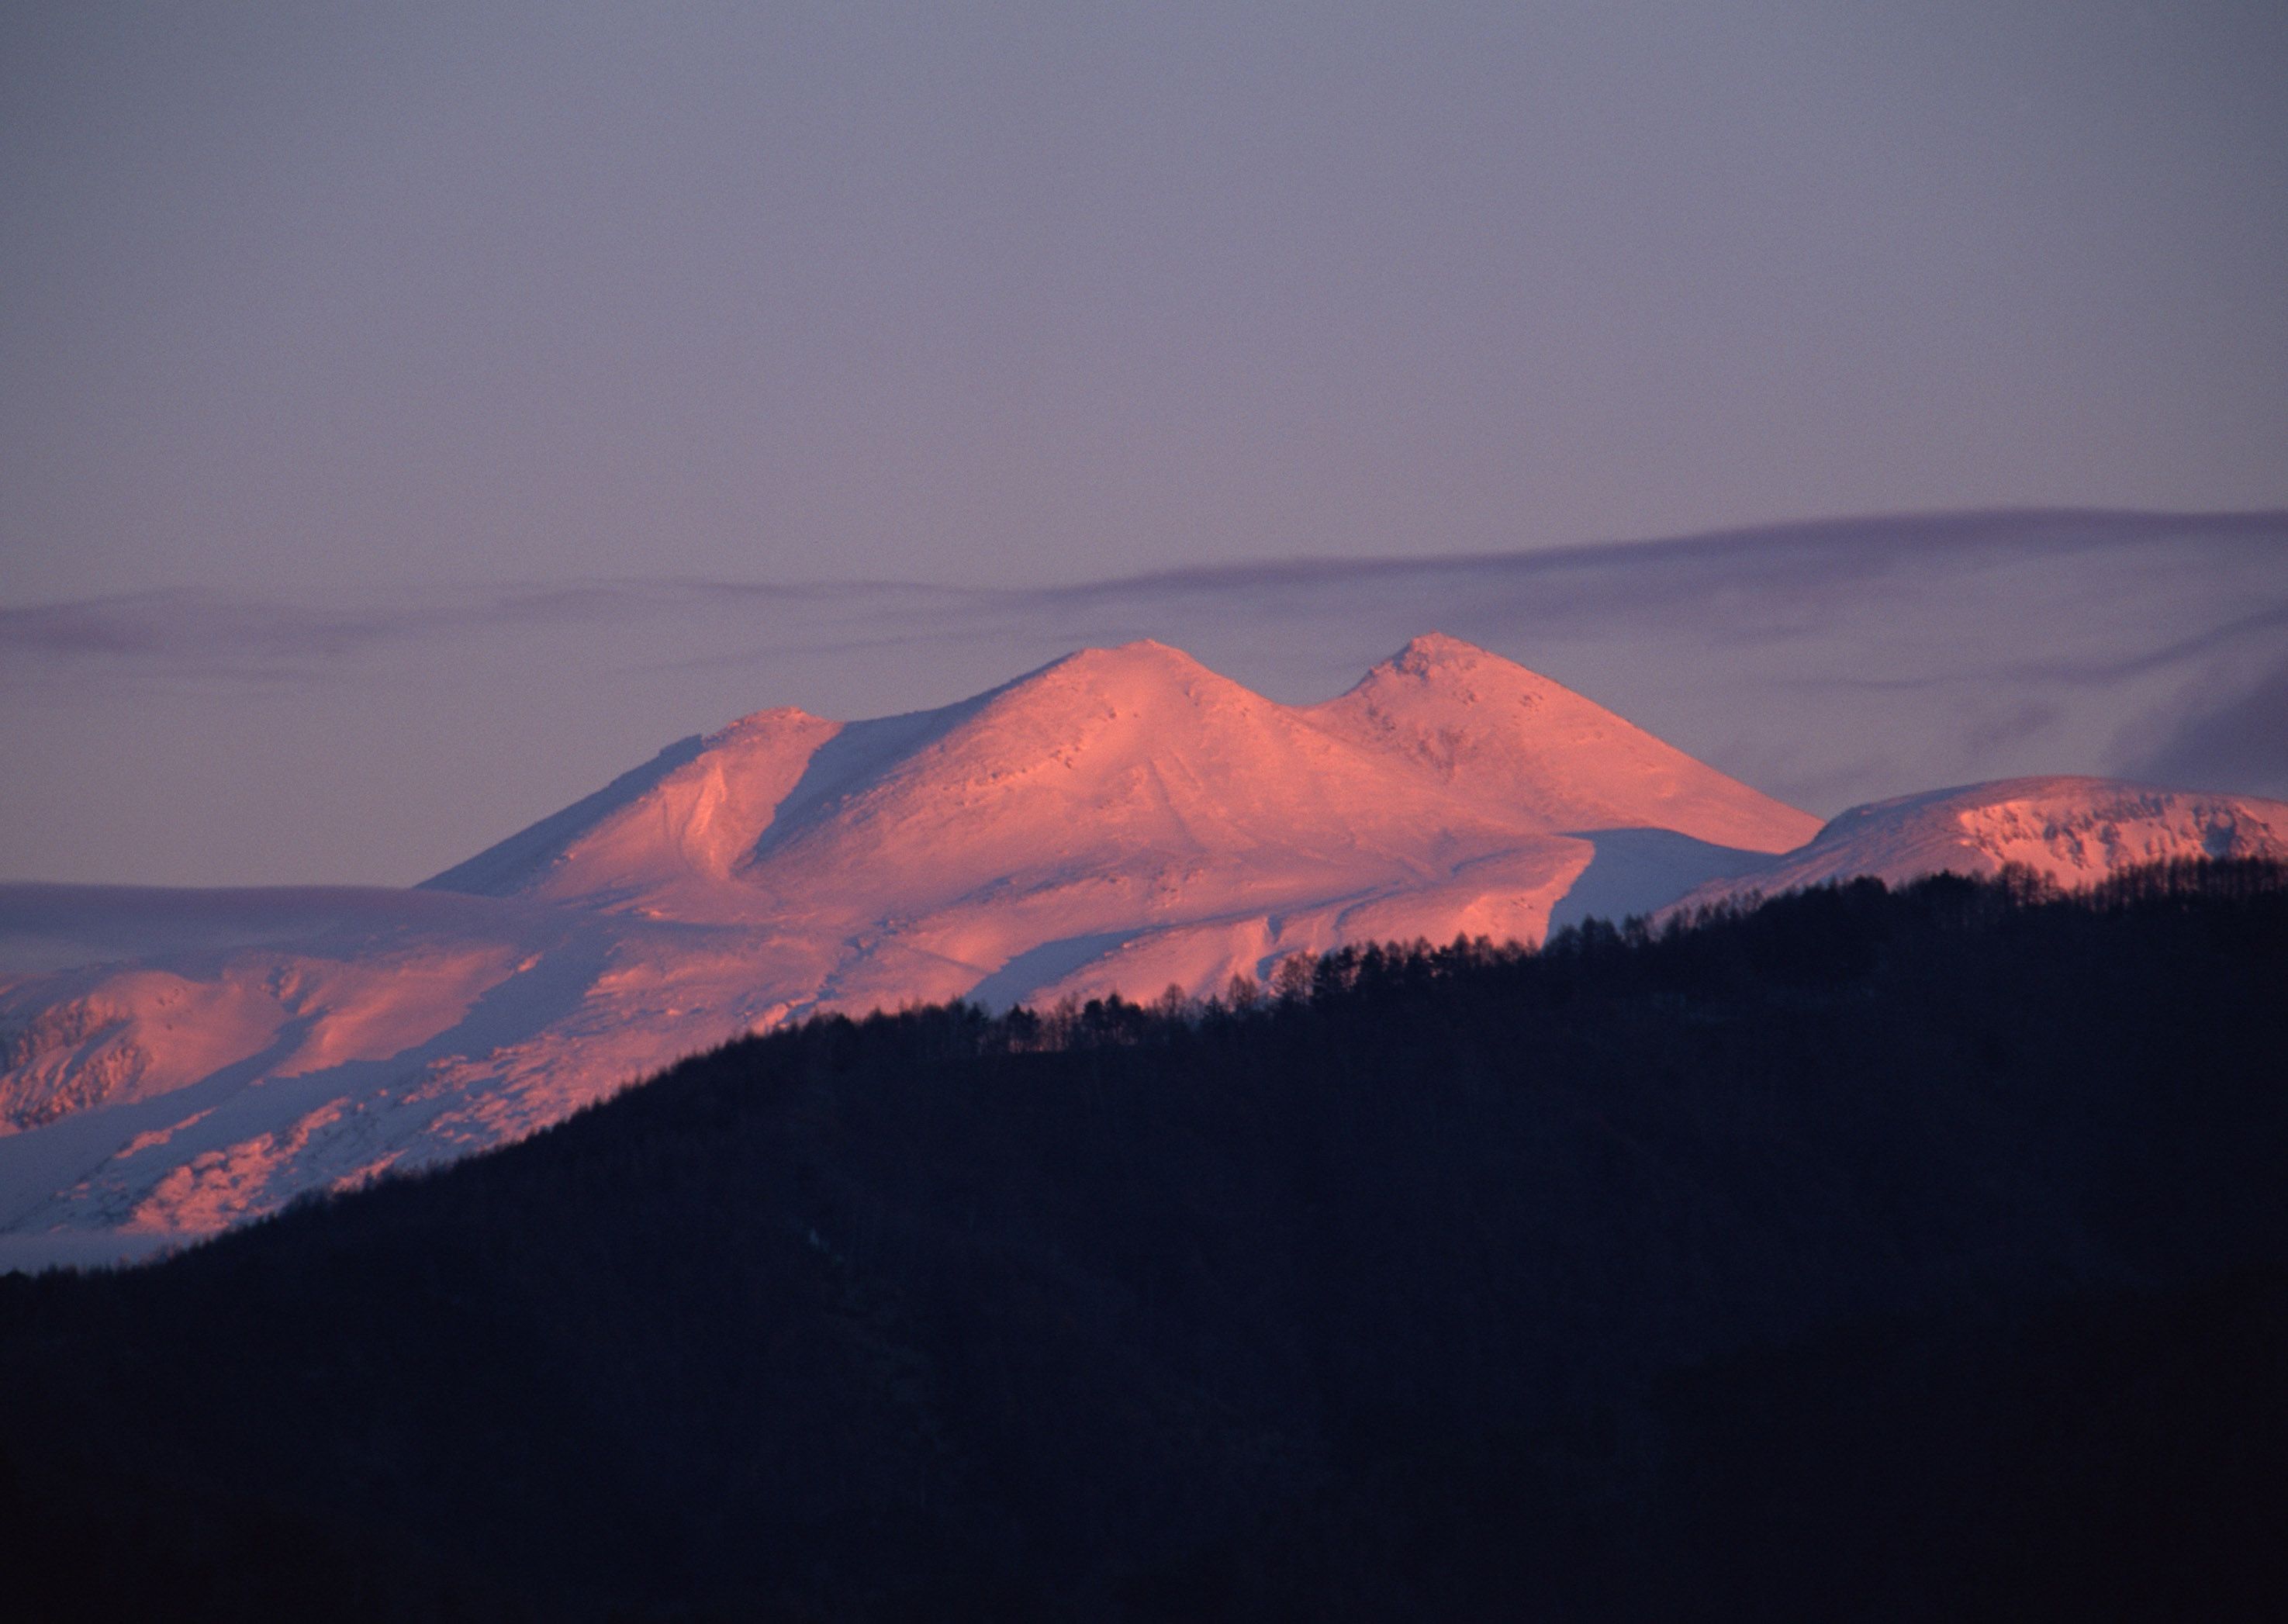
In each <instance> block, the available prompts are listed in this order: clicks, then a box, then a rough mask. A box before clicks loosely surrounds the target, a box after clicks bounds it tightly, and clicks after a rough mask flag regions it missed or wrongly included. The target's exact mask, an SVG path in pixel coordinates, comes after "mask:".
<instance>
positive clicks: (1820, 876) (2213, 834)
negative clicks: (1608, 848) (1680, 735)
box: [1666, 776, 2288, 912]
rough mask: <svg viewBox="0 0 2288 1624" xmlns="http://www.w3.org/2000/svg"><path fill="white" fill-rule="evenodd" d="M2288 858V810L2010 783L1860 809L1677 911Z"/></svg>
mask: <svg viewBox="0 0 2288 1624" xmlns="http://www.w3.org/2000/svg"><path fill="white" fill-rule="evenodd" d="M2200 857H2212V858H2218V857H2261V858H2269V859H2273V860H2280V861H2288V802H2281V801H2268V800H2263V799H2260V798H2259V797H2258V796H2244V795H2216V794H2208V793H2204V792H2200V791H2196V790H2185V789H2163V788H2157V787H2155V786H2153V785H2150V784H2133V783H2125V782H2123V781H2121V780H2117V779H2106V778H2076V777H2067V776H2058V777H2049V778H2012V779H2003V780H1998V781H1997V782H1994V783H1990V784H1969V785H1965V786H1963V787H1961V788H1954V789H1935V790H1931V791H1928V792H1927V793H1925V794H1922V795H1911V796H1901V797H1899V798H1898V799H1896V800H1891V801H1878V802H1875V803H1874V804H1871V805H1867V806H1855V807H1853V808H1851V809H1850V810H1849V811H1848V812H1844V813H1842V814H1841V815H1840V816H1839V817H1837V818H1835V819H1834V820H1831V822H1830V823H1829V824H1828V825H1827V827H1826V828H1823V829H1821V830H1820V831H1819V834H1818V836H1817V837H1816V838H1815V839H1814V840H1813V841H1812V842H1811V843H1810V844H1808V845H1807V846H1805V847H1803V848H1802V849H1801V850H1800V851H1797V852H1789V853H1788V854H1787V855H1786V856H1784V857H1783V858H1781V859H1779V860H1777V861H1776V862H1773V863H1771V864H1770V865H1768V866H1767V867H1762V868H1760V869H1758V870H1754V871H1751V872H1747V873H1744V874H1741V875H1733V876H1729V877H1727V878H1723V879H1718V880H1713V881H1711V882H1709V883H1704V884H1703V885H1700V886H1698V887H1696V889H1694V890H1693V891H1689V892H1688V893H1687V894H1686V895H1685V896H1683V897H1682V898H1680V899H1679V900H1678V901H1677V902H1676V903H1675V904H1674V906H1673V907H1672V909H1670V910H1666V911H1670V912H1675V911H1682V910H1688V909H1691V908H1694V907H1701V906H1703V905H1705V904H1709V903H1715V902H1722V901H1727V900H1732V899H1737V898H1740V897H1743V896H1745V895H1747V894H1748V893H1750V892H1752V891H1760V892H1762V893H1764V894H1765V895H1772V894H1775V893H1777V892H1779V891H1797V890H1800V889H1802V888H1803V887H1805V886H1808V885H1822V884H1825V883H1829V882H1831V881H1835V880H1847V879H1853V878H1856V877H1858V876H1860V875H1872V876H1873V877H1875V878H1877V879H1879V880H1882V881H1885V882H1886V883H1890V884H1900V883H1904V882H1906V881H1909V880H1912V879H1917V878H1919V877H1920V876H1922V875H1927V874H1939V873H1944V872H1952V873H1955V874H1965V875H1994V874H1998V873H2000V872H2001V870H2002V869H2003V868H2004V867H2006V866H2007V865H2011V864H2017V865H2020V866H2022V867H2028V868H2031V869H2034V870H2035V871H2037V872H2038V873H2040V874H2043V875H2047V876H2048V877H2049V878H2050V879H2052V880H2054V881H2055V882H2057V883H2059V884H2060V885H2062V886H2064V887H2066V888H2067V889H2069V890H2071V889H2075V888H2077V887H2080V886H2085V885H2089V884H2092V883H2095V882H2096V881H2099V880H2102V879H2104V878H2105V877H2106V876H2107V875H2112V874H2116V873H2118V872H2119V871H2120V870H2122V869H2124V868H2133V867H2138V866H2139V865H2141V864H2144V863H2152V862H2163V861H2167V860H2171V859H2173V858H2200Z"/></svg>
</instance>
